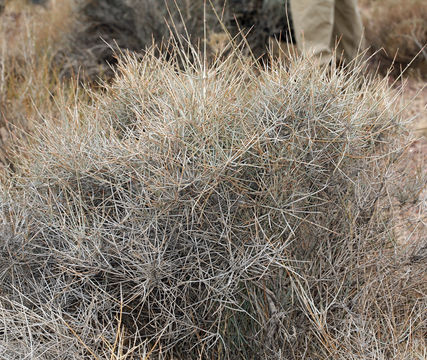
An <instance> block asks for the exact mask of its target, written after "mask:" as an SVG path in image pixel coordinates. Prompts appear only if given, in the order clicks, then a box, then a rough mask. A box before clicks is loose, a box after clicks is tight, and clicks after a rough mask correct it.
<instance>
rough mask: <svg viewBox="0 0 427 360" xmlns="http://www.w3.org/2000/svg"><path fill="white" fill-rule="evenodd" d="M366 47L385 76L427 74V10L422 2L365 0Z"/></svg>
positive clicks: (411, 0)
mask: <svg viewBox="0 0 427 360" xmlns="http://www.w3.org/2000/svg"><path fill="white" fill-rule="evenodd" d="M361 5H362V9H363V10H364V11H363V13H364V15H365V16H364V20H365V28H366V34H365V35H366V39H367V44H368V46H370V49H371V52H372V53H376V56H375V60H376V61H377V63H379V65H380V68H381V70H382V72H383V73H386V72H387V71H389V68H390V66H392V65H393V67H394V71H393V73H394V74H395V75H398V74H400V72H401V71H403V70H406V69H407V68H408V66H409V65H410V64H411V66H410V67H409V70H410V72H413V73H415V75H416V76H421V77H424V78H425V76H426V74H427V48H426V45H427V7H426V5H425V1H423V0H406V1H400V0H363V1H361Z"/></svg>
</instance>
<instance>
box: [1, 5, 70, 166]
mask: <svg viewBox="0 0 427 360" xmlns="http://www.w3.org/2000/svg"><path fill="white" fill-rule="evenodd" d="M29 3H33V2H29ZM34 3H35V2H34ZM72 12H73V9H72V8H71V7H70V3H69V2H55V3H53V4H52V6H50V7H49V8H45V7H42V6H33V5H31V4H28V2H25V1H18V0H17V1H10V2H8V3H7V6H6V9H5V12H4V13H3V14H1V15H0V169H3V168H4V167H11V166H13V165H12V163H11V154H10V153H9V143H10V142H11V140H12V139H13V138H15V137H16V136H18V133H19V132H18V131H15V130H16V129H20V131H21V135H22V134H23V133H24V132H25V133H27V134H28V133H30V132H31V129H32V128H33V127H34V125H35V123H36V122H38V121H39V120H40V117H42V116H47V117H51V116H52V115H53V113H55V112H56V111H58V109H57V106H56V101H57V100H56V99H55V97H56V96H57V95H59V94H60V93H63V94H64V95H66V93H69V94H71V97H73V96H74V91H75V86H74V85H73V84H72V81H70V79H66V80H65V79H61V78H60V76H59V68H58V67H56V66H55V64H54V58H55V56H56V54H57V53H58V51H59V49H60V48H61V47H62V45H61V44H62V42H63V41H64V34H65V33H67V32H68V31H69V25H70V23H71V22H72V16H71V14H72ZM66 96H68V95H66ZM73 101H74V99H73ZM17 141H22V139H20V140H17Z"/></svg>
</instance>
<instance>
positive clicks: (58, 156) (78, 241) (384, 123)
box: [0, 49, 404, 359]
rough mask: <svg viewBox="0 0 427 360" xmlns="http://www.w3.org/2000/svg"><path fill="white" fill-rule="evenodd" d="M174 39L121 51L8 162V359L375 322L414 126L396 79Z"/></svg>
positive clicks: (139, 349)
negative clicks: (369, 256)
mask: <svg viewBox="0 0 427 360" xmlns="http://www.w3.org/2000/svg"><path fill="white" fill-rule="evenodd" d="M174 51H175V56H172V57H166V56H165V57H160V58H159V57H158V53H157V52H156V51H155V50H153V51H149V52H148V53H147V54H146V55H145V56H144V58H143V59H140V60H137V59H136V58H134V57H128V58H127V59H126V61H125V62H120V63H119V68H118V70H117V74H116V77H115V80H114V82H113V83H112V84H111V85H106V90H105V92H103V93H100V94H92V97H93V101H92V104H91V105H90V106H88V105H84V104H80V105H76V108H69V109H64V111H63V118H62V119H55V120H54V121H52V122H50V121H48V120H46V123H45V126H44V127H42V128H40V129H39V131H38V133H37V135H35V136H34V139H33V141H32V142H31V144H30V145H28V148H27V150H26V151H21V153H22V155H21V157H20V158H19V159H18V162H17V165H16V174H15V175H13V176H12V177H11V178H10V179H8V180H5V181H4V183H3V185H2V192H1V197H0V207H1V213H0V214H1V215H0V216H1V217H0V239H1V242H0V249H1V252H2V256H1V262H0V280H1V283H2V293H1V297H0V311H1V313H2V317H1V318H2V320H1V321H0V350H1V351H0V353H1V354H2V355H0V356H1V357H2V358H4V359H14V358H16V359H20V358H24V357H27V358H34V359H35V358H37V359H53V358H55V359H82V358H85V357H93V358H114V359H118V358H129V359H133V358H140V357H144V356H146V355H148V354H151V356H152V357H154V356H158V357H159V358H162V357H164V358H170V356H172V355H173V356H175V358H181V359H190V358H194V359H196V358H197V359H199V358H206V359H208V358H209V359H210V358H213V357H215V358H225V359H227V358H228V359H237V358H245V359H248V358H254V359H255V358H257V359H259V358H263V357H270V356H271V358H277V357H279V358H280V357H283V358H301V356H303V354H304V353H306V352H308V354H311V355H313V358H328V356H330V354H331V352H333V351H335V353H336V355H334V356H339V355H340V354H341V355H342V354H343V356H347V355H348V354H350V353H351V349H352V347H354V344H352V343H351V341H350V340H346V339H347V337H346V335H345V334H346V333H347V332H350V333H352V332H353V331H357V328H356V327H355V326H356V325H357V324H359V322H363V321H364V322H365V323H366V324H368V325H365V326H366V328H368V329H370V328H369V324H370V322H369V319H365V318H363V314H360V313H357V310H358V306H357V299H355V297H356V296H357V294H358V293H359V291H360V289H361V288H363V286H364V268H363V257H364V256H365V255H366V253H368V252H369V251H370V249H371V247H378V246H381V244H383V241H384V236H385V235H384V234H387V212H386V211H384V206H385V205H386V204H384V202H383V201H382V200H381V199H382V197H383V196H384V194H385V193H386V191H387V189H388V186H387V185H388V181H389V180H390V179H392V177H393V176H392V174H393V173H392V169H393V163H394V162H395V161H396V159H398V158H399V156H400V154H401V150H402V149H401V147H400V145H399V141H400V140H397V139H398V137H397V135H401V134H403V133H404V129H403V127H402V125H401V119H400V117H399V115H398V114H397V113H395V112H394V111H392V105H391V104H392V102H390V98H389V97H388V90H387V86H386V85H385V82H383V83H379V84H376V83H371V82H369V81H362V80H361V79H359V78H358V77H357V69H356V70H354V71H355V73H354V74H353V73H352V70H351V69H349V71H348V73H347V74H346V75H343V74H341V73H337V72H334V71H332V72H326V71H323V70H322V69H318V68H316V67H313V65H312V63H311V62H310V61H309V60H307V59H302V60H298V61H295V62H294V63H292V64H291V65H289V67H284V66H283V65H282V64H280V63H274V62H273V63H272V64H270V66H271V67H269V68H261V67H260V66H255V65H253V64H249V63H247V60H245V58H243V57H240V56H239V55H238V54H237V53H235V54H234V55H233V56H231V57H229V58H227V59H225V60H224V61H220V62H217V63H215V64H213V65H211V66H209V67H206V62H205V61H203V60H204V59H203V58H201V57H197V55H196V54H195V53H194V54H193V56H196V59H198V61H197V62H194V61H188V62H187V60H186V59H187V58H186V55H187V53H186V51H183V52H182V51H180V50H179V49H175V50H174ZM179 57H180V59H178V58H179ZM183 64H184V66H183ZM195 64H196V65H195ZM197 64H199V65H197ZM356 318H357V322H356V321H355V319H356ZM344 329H345V331H344ZM370 330H372V333H373V334H375V333H376V331H374V330H375V329H374V328H372V329H370ZM350 339H352V338H350ZM345 341H347V343H345ZM339 344H343V345H342V346H341V347H339V346H338V345H339ZM344 344H345V345H344ZM381 344H385V342H383V343H381ZM367 346H368V349H366V354H368V353H369V351H371V350H375V351H378V352H380V351H382V352H383V353H384V354H385V355H386V354H387V353H388V351H389V349H388V348H387V345H383V346H382V347H381V348H380V349H378V346H379V343H378V341H372V342H370V343H369V344H368V345H367ZM334 349H335V350H334ZM315 354H317V355H315ZM120 356H122V357H120ZM316 356H317V357H316Z"/></svg>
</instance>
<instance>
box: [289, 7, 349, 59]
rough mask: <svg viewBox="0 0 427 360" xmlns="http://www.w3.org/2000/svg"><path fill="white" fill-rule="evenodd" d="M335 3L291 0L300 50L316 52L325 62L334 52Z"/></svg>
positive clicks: (302, 51) (309, 52)
mask: <svg viewBox="0 0 427 360" xmlns="http://www.w3.org/2000/svg"><path fill="white" fill-rule="evenodd" d="M337 1H341V0H337ZM334 4H335V0H291V14H292V20H293V24H294V30H295V37H296V41H297V47H298V50H299V51H300V52H301V53H308V54H310V55H311V54H314V55H315V56H317V57H319V59H320V62H321V63H323V64H326V63H329V61H330V58H331V54H332V51H331V44H332V34H333V29H334V7H335V5H334Z"/></svg>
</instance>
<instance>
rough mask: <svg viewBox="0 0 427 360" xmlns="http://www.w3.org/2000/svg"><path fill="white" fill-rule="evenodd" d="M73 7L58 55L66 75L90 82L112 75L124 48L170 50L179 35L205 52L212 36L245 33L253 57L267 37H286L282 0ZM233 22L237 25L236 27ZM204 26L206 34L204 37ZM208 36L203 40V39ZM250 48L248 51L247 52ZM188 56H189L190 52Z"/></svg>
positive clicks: (83, 3)
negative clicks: (81, 76) (80, 75)
mask: <svg viewBox="0 0 427 360" xmlns="http://www.w3.org/2000/svg"><path fill="white" fill-rule="evenodd" d="M68 2H72V3H74V4H76V5H77V7H76V17H75V19H76V21H75V23H74V30H73V31H71V32H70V34H69V39H68V41H67V42H66V46H65V47H64V49H63V51H62V53H61V55H60V56H58V60H59V62H60V63H61V64H62V66H63V68H64V72H65V73H72V72H74V73H77V72H79V71H80V72H81V73H83V74H85V76H86V77H87V78H89V79H93V78H96V77H97V76H99V75H103V76H106V77H110V76H112V74H113V71H112V69H111V65H114V64H116V61H117V59H116V57H117V54H118V53H120V52H122V51H124V50H132V51H137V52H143V51H144V50H145V49H147V48H149V47H151V45H152V44H153V43H156V44H157V45H158V44H163V46H162V51H163V52H167V51H168V49H169V40H170V39H171V36H173V37H174V38H179V37H182V44H181V46H186V45H187V40H186V39H188V40H189V42H190V43H191V44H192V46H195V47H200V48H203V46H204V44H205V41H206V43H207V45H208V46H207V50H208V53H209V54H210V55H211V56H212V57H214V55H215V49H212V48H211V47H210V44H211V43H212V41H211V39H212V37H213V38H215V37H217V36H218V35H222V36H223V37H225V38H226V39H227V40H226V43H227V44H228V43H229V42H230V39H232V38H234V40H235V42H236V43H239V42H241V41H243V39H242V37H239V36H238V33H239V32H242V33H243V34H245V35H246V41H247V42H248V43H249V45H250V48H251V51H252V52H253V53H254V54H255V56H256V57H260V56H263V55H264V54H266V50H267V46H268V39H269V37H273V36H276V37H280V38H282V40H283V39H285V37H286V36H285V33H286V32H287V30H286V29H287V25H288V22H287V21H286V11H285V0H251V1H249V2H248V1H240V0H236V1H224V0H214V1H206V7H204V1H190V0H178V1H176V0H160V1H159V0H142V1H140V0H136V1H134V0H68ZM235 19H237V22H238V24H239V25H237V24H236V22H235ZM205 26H206V33H205ZM205 37H206V39H205ZM246 49H249V48H246ZM190 53H191V52H190Z"/></svg>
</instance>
